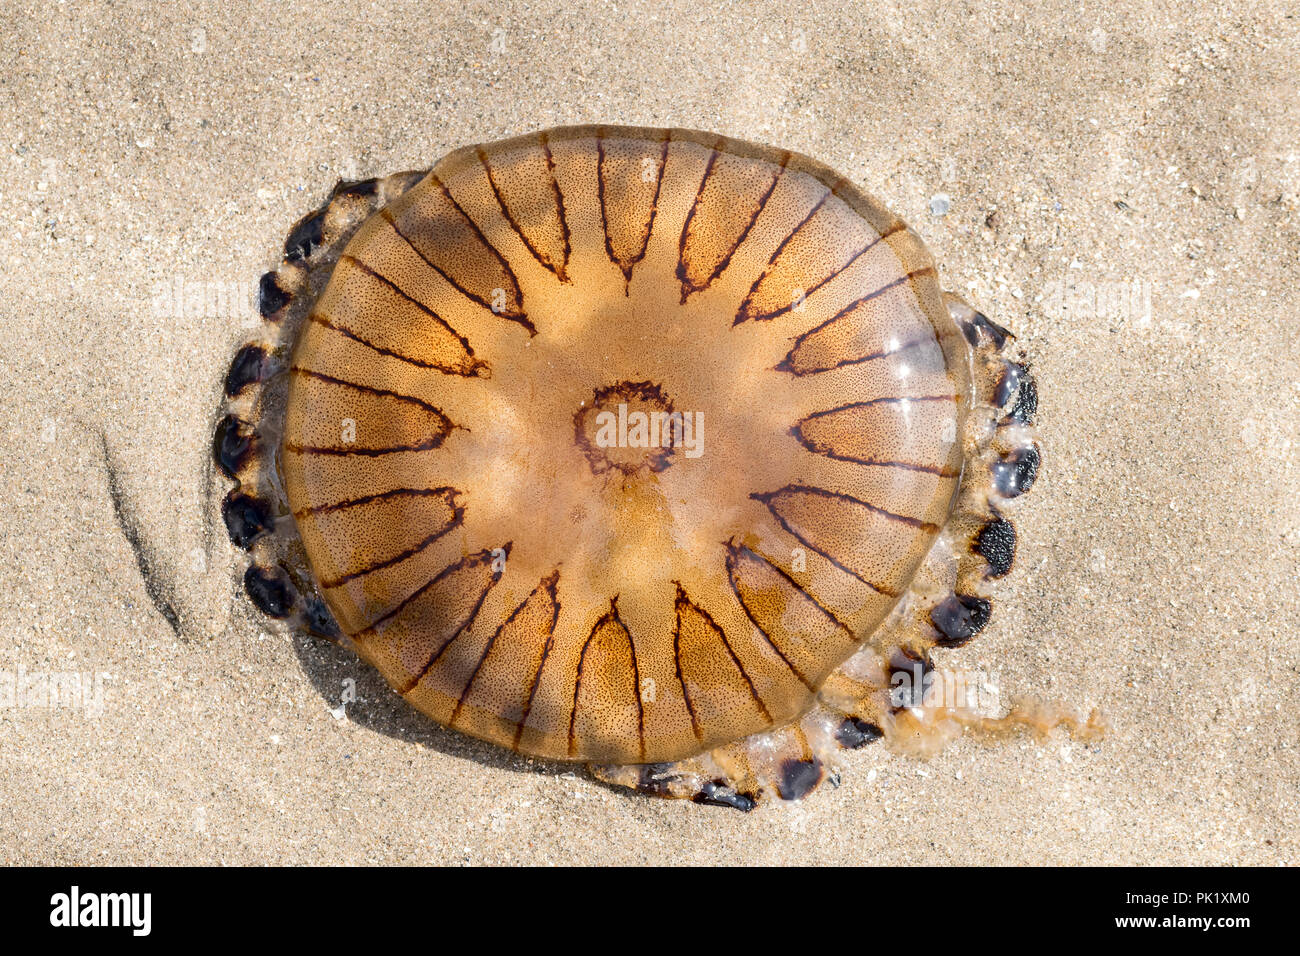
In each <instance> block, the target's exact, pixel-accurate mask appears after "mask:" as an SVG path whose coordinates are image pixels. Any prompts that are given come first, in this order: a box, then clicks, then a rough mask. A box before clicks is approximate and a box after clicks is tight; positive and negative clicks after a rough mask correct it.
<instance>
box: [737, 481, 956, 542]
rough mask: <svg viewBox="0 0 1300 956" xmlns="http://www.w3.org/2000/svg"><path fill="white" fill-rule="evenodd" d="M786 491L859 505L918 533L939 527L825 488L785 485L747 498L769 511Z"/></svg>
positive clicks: (932, 531)
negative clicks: (777, 497) (761, 504)
mask: <svg viewBox="0 0 1300 956" xmlns="http://www.w3.org/2000/svg"><path fill="white" fill-rule="evenodd" d="M787 491H789V492H796V493H804V494H810V495H820V496H821V497H823V498H839V499H840V500H841V501H847V502H849V503H851V504H855V505H861V506H862V507H863V508H866V509H867V510H868V511H873V512H875V513H876V514H878V515H880V516H882V517H885V518H889V519H890V520H891V521H900V522H902V523H903V524H905V525H908V526H909V527H912V528H916V529H918V530H920V531H928V532H930V533H931V534H936V533H938V531H939V526H938V525H937V524H933V523H932V522H929V521H922V520H921V519H920V518H913V517H911V516H910V515H900V514H898V513H896V512H893V511H889V510H888V509H886V508H882V507H880V506H879V505H873V504H872V503H871V502H869V501H863V500H862V499H861V498H855V497H853V496H852V495H845V494H841V493H840V492H838V491H827V490H826V489H825V488H817V487H814V486H812V485H786V486H785V487H783V488H778V489H777V490H776V491H768V492H757V491H756V492H752V493H751V494H750V496H749V497H751V498H754V499H756V500H758V501H761V502H763V504H765V505H767V506H768V508H769V509H770V508H771V507H772V504H771V499H773V498H775V497H776V496H777V495H779V494H781V493H782V492H787ZM778 520H779V519H778ZM792 533H793V532H792Z"/></svg>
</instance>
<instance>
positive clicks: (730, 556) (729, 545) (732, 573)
mask: <svg viewBox="0 0 1300 956" xmlns="http://www.w3.org/2000/svg"><path fill="white" fill-rule="evenodd" d="M724 547H725V548H726V549H727V562H726V563H727V583H728V584H730V585H731V590H732V593H734V594H735V595H736V600H737V601H738V602H739V603H740V608H741V610H742V611H744V612H745V617H747V618H749V623H751V624H753V625H754V627H755V628H756V629H757V630H758V633H760V634H762V635H763V640H765V641H766V642H767V645H768V646H769V647H770V648H772V650H773V651H774V652H775V653H776V656H777V657H779V658H781V661H782V662H783V663H784V664H785V666H786V667H788V668H789V669H790V673H791V674H793V675H794V676H795V677H797V678H798V679H799V683H801V684H803V685H804V686H805V687H807V688H808V689H809V690H810V691H812V692H813V693H816V692H817V688H816V687H815V686H814V685H813V684H812V683H810V682H809V680H808V678H807V677H805V676H804V674H803V672H802V671H801V670H799V668H798V667H796V666H795V664H794V662H793V661H792V660H790V658H789V657H787V656H786V653H785V651H783V650H781V647H780V645H778V644H777V643H776V641H774V640H772V635H771V634H769V633H768V632H767V628H765V627H763V625H761V624H759V623H758V621H757V620H755V619H754V614H753V612H752V611H751V610H750V609H749V605H748V604H746V603H745V599H744V597H743V596H742V595H741V593H740V588H738V587H737V586H736V557H737V556H738V555H740V554H741V553H742V552H748V553H749V554H750V555H753V557H755V558H757V559H758V560H760V561H763V562H764V563H767V559H766V558H763V557H761V556H760V555H758V554H755V553H754V552H753V551H751V550H750V549H749V548H747V547H745V546H744V545H743V544H740V545H738V544H736V543H735V542H734V541H728V542H726V543H725V545H724ZM773 567H775V565H773ZM777 570H778V571H779V570H780V569H779V568H777ZM787 577H788V575H787ZM796 586H798V585H797V583H796ZM800 590H802V587H800Z"/></svg>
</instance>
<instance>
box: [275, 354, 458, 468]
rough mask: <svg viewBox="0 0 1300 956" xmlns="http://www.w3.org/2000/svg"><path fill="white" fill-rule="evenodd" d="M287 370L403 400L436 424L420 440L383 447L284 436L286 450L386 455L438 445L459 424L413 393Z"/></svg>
mask: <svg viewBox="0 0 1300 956" xmlns="http://www.w3.org/2000/svg"><path fill="white" fill-rule="evenodd" d="M289 372H290V374H293V375H300V376H303V377H305V378H310V379H315V380H316V381H320V382H325V383H328V384H330V385H337V386H339V387H341V388H346V389H350V390H352V391H355V392H359V393H361V394H363V395H373V396H375V397H377V398H391V399H393V400H394V401H398V402H404V403H406V404H410V405H414V406H416V407H417V408H420V409H421V410H423V411H424V412H426V413H427V414H428V415H429V416H430V417H431V418H432V419H433V420H434V421H435V422H436V423H437V424H436V430H435V432H434V434H432V435H430V436H429V437H428V438H427V439H425V440H424V441H421V442H416V443H414V444H409V445H394V446H391V447H386V448H358V447H356V446H354V445H350V444H348V445H323V446H322V445H304V444H303V443H301V442H296V441H291V440H288V439H286V440H285V442H284V448H285V449H286V450H288V451H291V452H294V453H296V454H300V455H362V456H366V457H377V456H380V455H389V454H394V453H397V452H408V451H431V450H432V449H435V448H440V447H441V446H442V443H443V442H444V441H446V439H447V436H448V435H450V434H451V433H452V431H453V430H455V429H457V428H460V427H461V426H459V425H456V424H454V423H453V422H452V421H451V419H449V418H448V417H447V416H446V415H444V414H443V413H442V411H441V410H440V409H438V408H435V407H434V406H433V405H430V404H429V403H428V402H425V401H422V400H420V399H418V398H416V397H415V396H413V395H406V394H403V393H401V392H393V391H389V390H388V389H383V388H374V387H372V386H370V385H362V384H361V383H359V382H352V381H348V380H347V379H342V378H337V377H336V376H333V375H327V374H325V373H324V372H317V371H313V370H312V369H307V368H303V367H301V366H298V365H295V366H292V367H291V368H290V369H289Z"/></svg>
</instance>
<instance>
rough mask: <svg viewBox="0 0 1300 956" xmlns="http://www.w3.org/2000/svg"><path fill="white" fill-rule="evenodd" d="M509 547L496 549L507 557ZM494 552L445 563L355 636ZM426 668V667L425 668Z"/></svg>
mask: <svg viewBox="0 0 1300 956" xmlns="http://www.w3.org/2000/svg"><path fill="white" fill-rule="evenodd" d="M511 547H513V542H510V541H507V542H506V543H505V544H504V545H502V546H501V548H500V549H498V550H502V551H504V552H505V554H506V557H507V558H508V557H509V556H510V549H511ZM494 554H495V551H494V550H493V549H490V548H488V549H484V550H482V551H476V552H474V553H473V554H468V555H466V556H465V557H463V558H461V559H460V560H459V561H456V562H453V563H452V564H449V565H447V566H446V567H445V568H443V569H442V570H441V571H439V572H438V573H437V574H435V575H434V576H433V577H431V578H429V580H428V581H426V582H425V583H424V584H422V585H420V586H419V587H418V588H417V589H416V590H415V591H413V592H411V594H410V595H408V596H407V597H405V598H403V599H402V600H401V601H399V602H398V603H397V604H394V605H393V606H392V607H390V608H389V609H388V610H387V611H385V612H384V613H383V614H381V615H380V616H379V617H377V618H375V620H374V621H373V622H372V623H370V624H369V625H368V626H367V627H366V628H365V629H364V630H362V631H360V632H358V633H357V635H356V636H357V637H363V636H365V635H366V634H374V633H376V628H378V627H379V626H380V625H381V624H386V623H388V622H389V621H390V620H392V619H393V618H395V617H396V616H397V615H398V614H400V613H401V612H402V611H403V610H404V609H405V608H406V606H407V605H409V604H411V603H412V602H414V601H418V600H419V599H420V598H421V597H423V596H424V594H425V593H426V592H427V591H428V590H429V589H430V588H432V587H434V586H435V585H437V584H438V582H439V581H441V580H442V579H443V578H445V577H447V576H448V575H450V574H455V573H456V572H457V571H459V570H460V569H461V568H463V567H465V565H467V564H469V563H470V562H474V561H478V562H483V561H490V560H492V557H493V555H494ZM494 574H495V575H496V577H500V574H501V572H499V571H497V572H494ZM486 596H487V592H486V591H484V597H486ZM479 603H480V604H482V600H480V601H479ZM426 669H427V668H426ZM417 683H418V682H417ZM412 686H414V684H412ZM407 689H408V690H409V689H410V688H407ZM401 693H406V691H401Z"/></svg>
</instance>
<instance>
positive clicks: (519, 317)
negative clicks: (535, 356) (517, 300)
mask: <svg viewBox="0 0 1300 956" xmlns="http://www.w3.org/2000/svg"><path fill="white" fill-rule="evenodd" d="M428 178H429V179H430V180H431V181H432V182H433V183H435V184H436V185H437V186H438V188H439V189H441V190H442V193H443V195H444V196H446V197H447V200H448V201H449V202H450V203H451V204H452V205H453V206H454V207H455V208H456V209H457V210H458V211H460V214H461V215H462V216H464V217H465V221H466V223H467V224H468V225H469V227H470V228H471V229H472V230H473V231H474V232H475V233H476V234H477V235H478V236H479V237H480V238H482V237H483V233H482V232H481V231H480V230H479V228H478V225H477V224H476V223H475V222H474V221H473V220H472V219H470V218H469V217H468V216H465V213H464V210H461V208H460V206H459V205H458V204H457V202H456V200H455V199H452V198H451V193H449V192H448V191H447V187H446V186H444V185H443V184H442V183H441V181H439V180H437V179H434V178H433V176H432V174H430V176H429V177H428ZM379 215H380V216H382V217H383V218H384V221H385V222H386V223H388V225H389V226H390V227H391V228H392V230H393V232H394V233H396V234H397V237H398V238H399V239H401V240H402V241H403V242H404V243H406V244H407V245H408V246H410V247H411V251H412V252H414V253H415V254H416V255H417V256H419V257H420V258H421V259H423V260H424V264H425V265H427V266H428V267H429V268H430V269H432V270H433V271H434V272H436V273H437V274H438V275H439V276H441V277H442V278H443V279H444V280H445V281H446V282H447V284H448V285H450V286H451V287H452V288H453V289H455V290H456V291H457V292H459V293H460V294H461V295H463V296H465V298H467V299H469V300H470V301H471V302H474V303H476V304H478V305H481V306H483V308H485V309H487V310H488V311H489V312H491V313H492V314H493V315H499V316H501V318H503V319H506V320H508V321H510V322H515V323H517V324H519V325H522V326H523V327H524V328H525V329H527V330H528V334H529V335H530V336H532V335H536V334H537V328H536V327H535V326H534V325H533V323H532V322H530V321H529V319H528V315H527V314H526V313H524V312H504V311H503V312H497V311H496V310H495V309H493V308H492V303H491V302H489V301H488V300H486V299H484V298H483V297H482V296H479V295H476V294H474V293H473V292H471V291H470V290H469V289H467V288H465V286H463V285H462V284H461V283H459V282H457V281H456V280H455V279H453V278H452V277H451V274H450V273H448V272H447V271H446V270H445V269H441V268H439V267H438V265H437V264H436V263H434V262H433V260H431V259H430V258H429V257H428V256H427V255H425V254H424V251H423V250H421V249H420V247H419V246H417V245H416V244H415V243H413V242H412V241H411V239H410V237H409V236H407V235H406V233H404V232H402V228H401V226H399V225H398V224H397V221H396V220H395V219H394V218H393V213H392V210H391V209H389V208H388V207H387V206H385V207H384V208H383V209H380V210H379ZM483 244H484V246H485V247H486V248H487V249H489V250H490V251H491V252H492V254H493V255H494V256H495V257H496V258H497V261H499V262H500V263H501V267H502V268H503V269H504V270H505V272H506V274H507V275H508V276H509V277H510V281H511V282H512V283H513V284H514V290H515V295H516V297H518V296H519V295H520V292H519V280H518V279H517V278H516V277H515V274H514V272H513V271H512V270H511V268H510V264H509V263H507V262H506V261H505V259H504V258H502V256H501V253H500V252H498V251H497V250H496V247H494V246H493V245H492V244H491V243H489V242H487V240H486V239H483Z"/></svg>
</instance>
